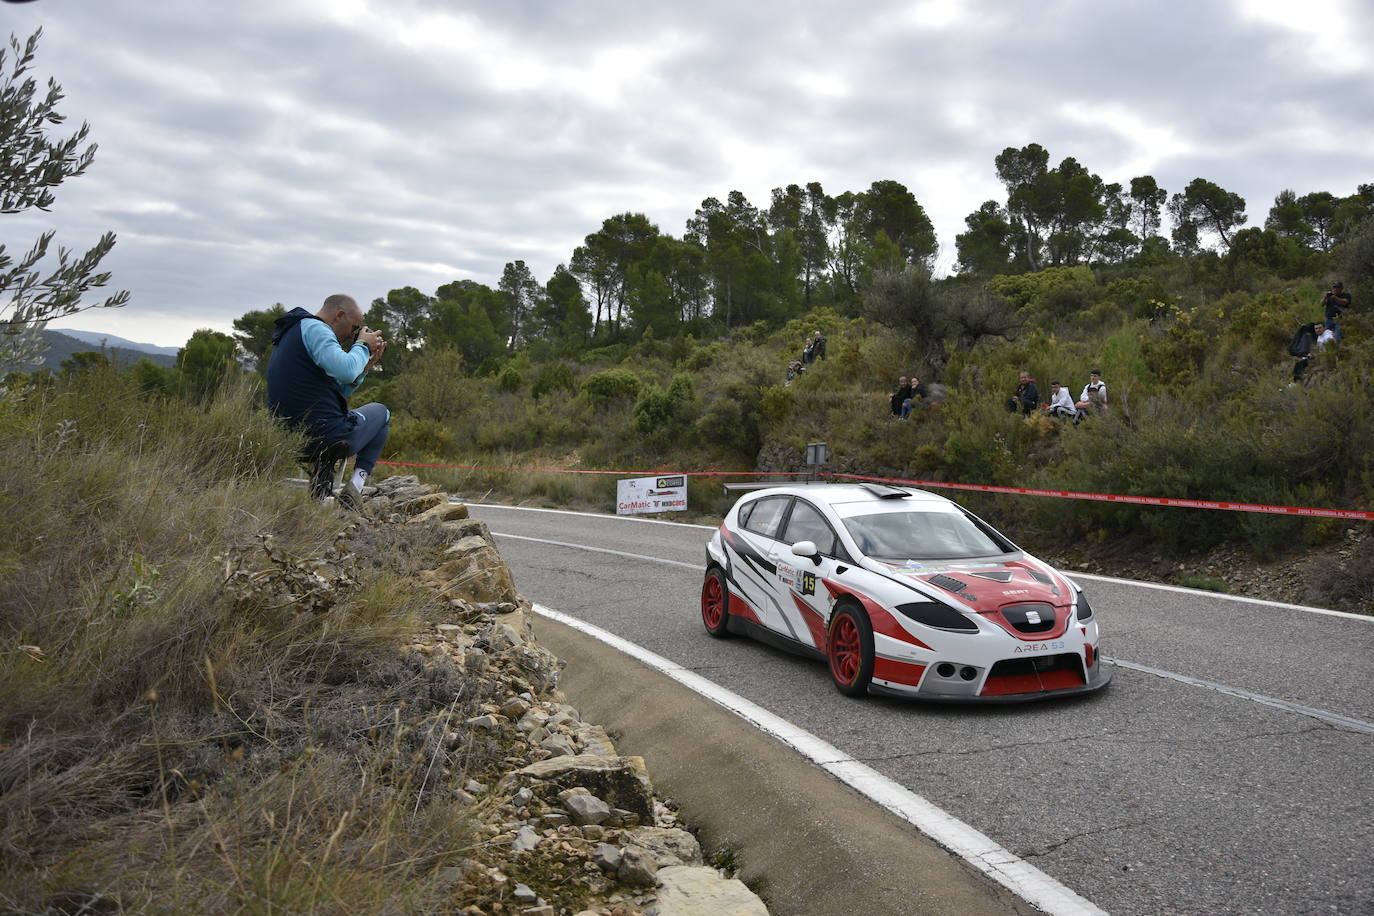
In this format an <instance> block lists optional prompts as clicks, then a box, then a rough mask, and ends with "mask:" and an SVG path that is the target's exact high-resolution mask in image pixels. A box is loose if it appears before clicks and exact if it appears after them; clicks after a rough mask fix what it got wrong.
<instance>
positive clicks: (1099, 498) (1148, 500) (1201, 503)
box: [377, 461, 1374, 522]
mask: <svg viewBox="0 0 1374 916" xmlns="http://www.w3.org/2000/svg"><path fill="white" fill-rule="evenodd" d="M377 463H378V464H384V465H388V466H390V467H402V468H439V469H442V470H450V471H503V472H508V473H512V472H518V473H525V474H615V475H619V476H623V477H650V476H653V475H655V474H666V473H673V474H681V475H682V476H685V477H796V476H797V474H796V473H794V472H791V471H677V470H671V471H643V470H640V471H633V470H609V471H608V470H588V469H573V468H501V467H490V466H485V465H477V464H428V463H425V462H420V461H378V462H377ZM821 476H823V477H827V478H831V479H835V480H857V481H867V482H869V483H896V484H903V485H905V486H914V487H934V488H937V489H946V490H973V491H976V492H979V493H1004V494H1007V495H1011V496H1051V497H1054V498H1055V499H1086V500H1090V501H1093V502H1109V503H1130V504H1133V505H1140V506H1164V507H1172V508H1181V509H1219V510H1222V511H1225V512H1258V513H1261V514H1264V515H1298V516H1305V517H1308V518H1340V519H1346V520H1349V521H1366V522H1368V521H1374V512H1366V511H1364V510H1362V509H1321V508H1317V507H1315V506H1269V505H1264V504H1262V503H1233V502H1224V501H1220V500H1209V499H1176V498H1174V497H1170V496H1127V495H1125V494H1122V493H1084V492H1080V491H1077V490H1041V489H1037V488H1035V487H1003V486H997V485H995V484H986V483H950V482H948V481H944V480H909V479H907V478H904V477H866V476H863V475H860V474H839V473H826V474H823V475H821Z"/></svg>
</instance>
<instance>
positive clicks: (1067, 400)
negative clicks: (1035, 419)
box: [1045, 382, 1078, 426]
mask: <svg viewBox="0 0 1374 916" xmlns="http://www.w3.org/2000/svg"><path fill="white" fill-rule="evenodd" d="M1045 413H1047V414H1049V415H1050V416H1052V417H1067V418H1068V419H1070V420H1072V421H1073V425H1074V426H1077V425H1078V408H1077V407H1075V406H1074V404H1073V398H1071V397H1069V389H1067V388H1065V387H1064V386H1062V385H1060V384H1059V383H1058V382H1050V403H1049V406H1047V407H1046V408H1045Z"/></svg>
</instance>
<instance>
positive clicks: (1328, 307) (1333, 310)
mask: <svg viewBox="0 0 1374 916" xmlns="http://www.w3.org/2000/svg"><path fill="white" fill-rule="evenodd" d="M1349 308H1350V294H1349V293H1347V292H1346V291H1345V284H1344V283H1342V282H1341V281H1340V280H1337V281H1336V282H1335V283H1332V284H1331V289H1329V290H1327V292H1326V295H1325V296H1322V319H1323V321H1324V323H1325V324H1326V329H1327V330H1328V331H1330V332H1331V333H1332V334H1333V335H1334V336H1335V338H1336V340H1337V341H1339V340H1340V339H1341V326H1340V324H1338V323H1337V321H1336V319H1337V318H1340V317H1341V313H1342V312H1345V311H1347V310H1348V309H1349Z"/></svg>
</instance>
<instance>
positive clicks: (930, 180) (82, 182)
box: [3, 0, 1374, 343]
mask: <svg viewBox="0 0 1374 916" xmlns="http://www.w3.org/2000/svg"><path fill="white" fill-rule="evenodd" d="M908 7H909V5H908V4H904V3H889V4H876V5H869V6H867V7H863V8H855V7H853V5H852V4H841V3H839V2H828V0H827V2H821V3H808V4H806V5H804V6H797V5H795V4H782V3H757V4H739V3H726V2H717V0H709V2H700V3H693V4H691V5H664V6H662V7H657V6H652V5H643V4H628V3H623V2H622V3H607V2H591V3H581V4H546V3H542V2H538V3H536V2H514V3H507V4H501V5H496V6H488V5H472V6H464V7H456V6H454V5H453V4H449V3H443V2H439V0H387V2H382V0H378V2H375V3H373V4H372V12H371V13H370V15H369V16H368V17H366V18H364V19H363V20H361V21H359V22H358V23H356V24H354V25H351V26H348V25H340V24H338V23H336V22H334V21H333V19H332V18H331V17H322V16H320V15H318V13H319V10H320V9H321V8H323V4H306V3H295V2H293V3H285V4H283V3H273V2H268V0H252V2H241V3H233V4H212V3H210V2H208V0H195V2H190V0H188V2H186V3H180V4H147V3H141V2H135V0H109V2H104V3H101V4H82V5H71V4H56V3H48V4H31V5H26V6H22V7H16V8H14V10H13V13H14V15H13V16H11V17H10V18H11V19H12V20H13V22H12V24H11V28H12V29H13V30H14V31H16V32H19V33H27V31H28V30H29V29H30V28H31V26H33V25H36V24H40V23H41V24H44V25H45V26H46V27H47V31H46V37H45V39H44V43H43V46H42V48H41V49H40V52H39V68H40V70H41V71H42V72H44V73H52V74H53V75H55V76H56V77H57V78H58V79H59V80H60V81H61V82H62V83H63V84H64V85H65V86H66V88H67V90H68V95H69V98H68V101H67V104H66V109H65V110H66V111H67V112H68V113H69V114H70V115H71V116H72V118H73V120H76V121H79V120H81V119H83V118H84V119H89V120H90V121H91V123H92V128H93V135H94V138H95V139H96V140H97V141H98V142H99V143H100V144H101V150H100V153H99V154H98V156H97V159H96V163H95V165H94V167H93V168H92V170H91V172H90V173H89V174H88V175H87V176H85V177H83V178H81V179H79V180H77V181H74V182H73V183H71V185H70V186H68V187H64V188H62V189H61V190H60V193H59V205H58V208H57V211H56V212H55V213H54V214H52V215H51V216H46V215H26V216H23V217H11V218H9V219H7V220H6V221H5V223H4V225H5V227H6V228H5V230H4V231H5V235H4V236H3V240H4V241H5V242H6V243H7V244H12V245H16V244H27V241H29V236H31V235H32V234H33V233H35V232H36V231H37V229H38V228H40V227H41V226H46V225H53V226H56V227H58V228H59V230H60V234H59V240H60V241H62V242H64V243H66V244H68V245H70V246H71V247H74V248H83V247H84V246H88V245H89V244H91V243H93V242H94V241H95V239H96V238H97V237H98V236H99V234H100V233H101V232H102V231H104V230H105V229H107V228H108V229H113V230H114V231H116V232H118V233H119V234H120V235H121V239H120V242H119V244H118V246H117V247H116V249H115V253H114V254H113V255H112V256H111V258H110V260H109V262H108V266H109V267H110V269H111V270H113V271H114V272H115V277H114V280H115V282H116V283H117V284H119V285H120V286H127V287H129V288H131V289H132V291H133V292H134V295H135V300H134V305H132V306H131V307H130V309H129V310H128V313H127V314H126V315H125V316H122V317H121V321H124V322H128V321H136V320H138V319H137V318H136V317H135V316H137V315H139V314H146V315H148V316H149V318H148V319H147V320H148V321H149V323H150V326H155V323H156V322H158V321H164V320H165V316H167V315H172V314H185V313H187V312H193V313H194V314H195V315H197V316H203V318H204V321H203V323H204V324H207V325H216V326H219V327H227V326H228V323H229V322H230V321H231V320H232V318H234V317H236V316H238V315H240V314H242V313H243V312H244V311H246V310H248V309H250V308H261V307H264V306H266V305H270V304H271V303H272V302H275V301H283V302H285V303H287V304H289V305H307V306H309V305H313V304H314V303H315V302H317V301H318V300H319V299H320V298H321V297H322V296H323V295H324V294H325V293H327V292H332V291H335V290H340V289H342V290H346V291H350V292H352V293H353V294H354V295H356V296H358V297H359V298H360V299H364V300H370V299H371V298H373V297H375V296H379V295H384V294H385V292H386V291H387V290H389V289H392V288H395V287H399V286H405V285H413V286H417V287H419V288H421V289H425V290H432V289H433V288H434V287H436V286H438V285H439V284H441V283H443V282H447V281H449V280H452V279H458V278H461V277H470V278H473V279H477V280H479V281H482V282H487V283H493V284H494V283H495V282H496V281H497V279H498V278H499V276H500V273H501V268H502V265H503V264H504V263H505V262H506V261H509V260H514V259H517V258H519V259H523V260H525V261H526V262H527V263H529V264H530V266H531V268H532V269H533V270H534V272H535V274H536V275H537V276H540V277H541V278H542V277H546V276H548V274H549V273H550V272H551V271H552V269H553V267H554V266H555V265H556V264H557V263H558V262H560V261H566V260H567V258H568V257H569V256H570V255H571V252H572V248H573V246H575V245H577V244H578V243H580V241H581V239H582V237H583V236H585V235H586V234H587V233H589V232H592V231H594V230H595V229H597V228H598V227H599V225H600V223H601V220H602V219H604V218H605V217H608V216H611V215H613V214H615V213H618V212H623V211H626V210H630V211H640V212H645V213H646V214H647V215H648V216H649V218H650V219H651V220H653V221H654V222H656V223H657V224H658V225H659V226H660V228H661V229H662V230H663V231H664V232H669V233H672V234H675V235H681V234H682V232H683V230H684V225H685V221H686V219H687V218H688V217H689V216H690V215H691V213H692V211H693V209H694V208H695V207H696V206H698V205H699V203H700V202H701V200H702V199H704V198H706V197H712V196H714V197H720V198H723V197H724V196H725V195H726V194H727V193H728V192H729V191H731V190H735V189H738V190H741V191H743V192H745V194H746V195H747V196H748V197H749V198H750V200H751V201H752V202H753V203H754V204H755V205H756V206H760V207H764V206H766V205H767V203H768V192H769V190H770V189H771V188H773V187H777V186H782V185H786V184H789V183H793V182H796V183H805V182H807V181H812V180H819V181H821V182H822V184H823V185H824V186H825V188H826V190H827V191H829V192H830V193H839V192H841V191H844V190H860V189H863V188H866V187H868V185H869V184H871V183H872V182H873V181H875V180H878V179H888V178H890V179H895V180H898V181H901V182H902V183H904V184H906V185H907V186H908V187H910V188H911V189H912V190H913V191H914V192H915V193H916V194H917V196H918V199H920V200H921V202H922V203H923V204H924V205H925V206H926V208H927V210H929V211H930V212H931V213H932V216H933V217H934V218H936V219H937V225H936V228H937V231H938V232H939V233H940V235H941V238H942V244H943V245H944V246H945V248H946V250H947V251H948V252H949V254H950V256H951V257H952V240H953V236H954V234H955V233H956V232H958V231H959V230H960V229H961V228H962V214H965V213H967V212H969V211H971V210H973V209H974V208H976V207H977V206H978V205H979V204H980V203H981V202H982V201H983V200H985V199H987V197H988V196H989V195H990V194H995V193H996V187H997V186H996V181H995V176H994V174H993V162H992V160H993V157H994V156H995V155H996V154H997V152H999V151H1000V150H1001V149H1002V148H1003V147H1005V146H1018V147H1019V146H1022V145H1024V144H1026V143H1029V142H1039V143H1041V144H1042V145H1044V146H1045V147H1046V148H1047V149H1048V150H1049V151H1050V154H1051V156H1052V158H1053V159H1054V160H1055V161H1058V160H1059V159H1062V158H1063V157H1065V156H1074V157H1075V158H1077V159H1078V160H1079V161H1080V162H1082V163H1083V164H1084V165H1085V166H1086V167H1088V168H1089V169H1092V170H1093V171H1095V172H1097V173H1099V174H1101V175H1102V177H1103V178H1104V179H1105V180H1107V181H1120V182H1123V183H1124V182H1127V181H1129V179H1130V178H1131V177H1133V175H1131V174H1123V173H1120V170H1122V169H1126V168H1128V164H1130V163H1135V162H1142V161H1143V162H1153V163H1155V164H1154V165H1153V166H1151V168H1152V170H1153V171H1154V174H1155V175H1156V177H1157V178H1158V179H1159V180H1160V181H1161V183H1162V184H1164V185H1165V186H1166V187H1168V188H1169V189H1170V190H1179V189H1181V188H1182V186H1183V185H1184V184H1186V183H1187V181H1189V180H1190V179H1192V178H1194V177H1197V176H1199V175H1202V176H1205V177H1208V178H1211V179H1213V180H1215V181H1218V182H1219V183H1221V184H1222V185H1224V186H1226V187H1228V188H1230V189H1232V190H1236V191H1238V192H1240V193H1241V194H1243V195H1244V196H1245V197H1246V198H1247V202H1248V204H1249V213H1250V217H1251V223H1252V224H1254V223H1259V222H1262V221H1263V216H1264V212H1265V211H1266V210H1267V208H1268V206H1269V203H1270V202H1271V201H1272V199H1273V196H1274V194H1276V193H1277V192H1278V191H1279V190H1280V189H1281V188H1284V187H1293V188H1294V189H1296V190H1298V191H1299V192H1300V193H1302V192H1305V191H1308V190H1314V189H1323V188H1324V189H1328V190H1332V191H1334V192H1337V193H1349V192H1351V191H1353V190H1354V185H1355V183H1356V181H1357V180H1364V181H1368V180H1371V177H1374V176H1370V175H1369V174H1368V167H1367V159H1365V158H1363V157H1362V156H1361V155H1359V149H1360V147H1359V146H1358V145H1357V146H1355V147H1354V148H1340V147H1339V146H1338V145H1334V144H1328V143H1324V142H1323V141H1322V138H1320V137H1312V138H1310V139H1309V138H1307V137H1305V136H1303V129H1302V128H1301V127H1300V126H1299V125H1301V124H1304V123H1310V124H1322V125H1324V124H1330V125H1333V126H1334V129H1335V130H1337V131H1339V132H1343V133H1344V135H1345V136H1347V137H1348V138H1354V137H1355V136H1358V135H1359V131H1361V130H1367V128H1365V127H1363V126H1362V125H1367V124H1368V123H1371V122H1374V91H1372V90H1371V88H1370V81H1369V79H1368V72H1367V71H1364V72H1352V73H1347V74H1344V75H1341V74H1339V73H1333V72H1331V71H1330V70H1329V69H1326V68H1322V67H1317V66H1313V65H1311V63H1310V62H1309V61H1307V60H1305V59H1304V57H1303V55H1302V54H1301V53H1297V54H1295V53H1294V52H1295V50H1297V51H1299V52H1301V50H1302V48H1303V45H1302V40H1301V39H1295V38H1294V37H1293V36H1292V35H1289V34H1286V33H1284V32H1283V31H1282V30H1281V29H1278V28H1276V27H1274V26H1271V25H1266V24H1263V23H1257V22H1251V23H1246V22H1243V21H1241V20H1240V19H1238V18H1237V16H1236V15H1235V14H1234V13H1233V12H1231V11H1230V10H1229V9H1228V8H1227V7H1225V6H1223V5H1221V4H1169V5H1167V6H1164V7H1162V6H1160V5H1159V4H1156V3H1146V2H1143V0H1136V2H1129V3H1112V4H1102V3H1100V2H1089V0H1066V2H1060V3H1054V4H1041V5H1036V6H1028V5H1021V4H1015V5H1009V4H1006V3H998V2H992V0H985V2H981V3H976V4H973V5H972V6H971V12H970V13H969V15H968V17H967V18H966V19H965V20H964V21H962V22H958V23H956V24H954V25H953V26H951V27H949V28H945V29H922V28H917V27H903V26H901V25H899V19H900V16H899V15H898V14H899V13H903V12H904V11H906V10H907V9H908ZM8 11H9V10H7V12H8ZM436 11H440V12H444V13H446V14H454V15H459V16H466V17H469V19H472V20H474V21H476V22H477V24H478V27H479V30H480V32H481V34H482V36H484V37H483V38H482V39H480V42H482V43H480V44H473V41H472V40H469V39H463V38H455V39H454V40H453V41H452V42H451V43H449V44H431V45H428V46H426V47H425V48H424V49H423V50H419V49H416V48H414V47H405V46H403V45H401V44H397V43H394V42H392V41H391V39H390V38H389V37H388V36H389V34H390V27H391V26H392V25H395V24H396V23H398V22H399V23H407V22H414V21H416V19H415V17H416V16H418V15H421V14H429V13H434V12H436ZM1357 28H1358V31H1357V34H1353V35H1351V36H1348V37H1347V39H1346V40H1347V41H1348V43H1349V46H1350V47H1361V46H1362V45H1361V44H1360V42H1361V41H1365V40H1368V39H1369V38H1371V37H1374V36H1370V35H1369V34H1368V31H1369V26H1368V23H1367V22H1365V21H1363V20H1359V21H1357ZM487 43H490V44H491V47H488V46H487ZM492 47H507V48H509V49H510V54H511V55H514V56H513V57H512V60H521V61H526V62H527V63H528V65H529V66H532V67H539V68H544V67H547V68H550V72H551V73H554V74H556V76H555V78H554V82H553V84H551V85H550V84H536V85H535V86H534V87H533V88H524V89H521V88H517V83H518V79H517V80H515V81H512V80H509V79H507V80H503V81H502V82H503V84H502V85H497V86H493V85H492V84H491V79H492V77H491V75H490V74H487V73H484V72H483V71H482V69H481V68H482V66H483V61H484V60H486V57H487V56H488V55H489V54H490V53H491V52H492ZM612 49H621V50H624V49H631V50H637V51H642V52H644V53H645V54H648V55H650V56H651V57H652V58H653V59H654V60H655V61H656V63H655V64H654V66H653V67H652V68H651V69H650V70H649V71H648V72H646V73H643V74H641V75H639V76H636V77H635V78H634V79H633V80H631V81H629V82H626V83H623V84H622V85H620V86H619V87H618V89H617V90H616V92H617V94H615V95H610V94H608V93H607V92H606V91H605V90H604V88H603V87H601V86H599V85H598V84H596V83H594V82H592V80H595V79H598V78H600V77H601V76H602V75H603V74H600V73H597V72H592V71H589V70H588V69H587V68H588V67H589V65H590V63H591V62H592V61H594V60H600V59H602V58H601V57H600V55H603V54H605V53H607V52H609V51H610V50H612ZM521 55H524V56H523V57H521ZM506 63H507V64H510V63H511V61H506ZM513 75H514V76H515V77H517V78H518V77H519V76H521V74H520V73H519V72H516V73H514V74H513ZM841 90H844V91H841ZM958 105H966V106H968V110H969V111H971V112H975V113H976V115H974V116H972V118H971V120H961V119H959V118H957V117H951V114H950V110H951V109H952V108H955V107H957V106H958ZM1066 108H1068V109H1069V110H1070V111H1077V112H1079V113H1080V116H1079V117H1072V116H1069V115H1066V114H1065V109H1066ZM1114 113H1115V114H1120V113H1126V114H1127V115H1131V116H1136V117H1139V118H1140V119H1142V120H1143V122H1145V123H1146V124H1152V125H1159V126H1161V127H1165V128H1169V129H1171V130H1173V131H1174V132H1175V134H1176V135H1177V136H1179V137H1181V138H1183V139H1184V140H1187V141H1189V142H1191V143H1192V144H1193V148H1192V149H1191V150H1189V149H1182V150H1181V151H1170V150H1166V149H1164V148H1163V147H1159V146H1158V145H1157V143H1156V141H1153V140H1151V139H1149V138H1146V137H1140V136H1135V135H1134V134H1133V133H1129V132H1128V133H1127V134H1125V135H1123V134H1122V133H1121V132H1119V131H1118V130H1116V129H1113V128H1112V127H1111V125H1110V124H1109V123H1107V121H1109V120H1110V119H1109V118H1108V115H1113V114H1114ZM756 150H762V151H766V152H764V153H763V155H764V156H766V157H767V158H766V159H764V160H758V159H755V158H751V157H752V155H753V154H751V153H750V152H749V151H756ZM951 176H960V177H959V181H963V182H966V186H964V187H959V186H956V185H957V183H958V182H956V181H952V180H951ZM163 205H166V206H163ZM951 214H955V215H953V216H951ZM26 233H27V235H26ZM16 239H17V240H18V241H16ZM430 265H448V267H447V268H440V269H437V270H436V269H435V268H433V267H431V266H430ZM450 269H451V272H452V274H453V276H449V275H447V274H448V272H449V271H450ZM94 320H95V319H91V321H92V322H94ZM92 326H93V325H92ZM121 327H126V325H121ZM120 333H124V331H121V332H120ZM125 336H135V335H132V334H129V333H125ZM144 336H145V337H147V336H148V335H144ZM161 342H169V343H180V342H181V341H179V340H164V341H161Z"/></svg>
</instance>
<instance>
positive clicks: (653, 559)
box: [492, 531, 706, 570]
mask: <svg viewBox="0 0 1374 916" xmlns="http://www.w3.org/2000/svg"><path fill="white" fill-rule="evenodd" d="M492 534H493V535H495V536H496V537H499V538H510V539H511V540H513V541H533V542H534V543H536V544H552V545H553V546H555V547H571V548H572V549H573V550H590V551H591V552H592V553H609V554H611V555H612V556H617V557H629V558H630V559H632V560H648V561H649V562H650V563H663V564H664V565H666V566H681V567H682V568H683V569H696V570H701V569H705V568H706V567H705V564H704V563H684V562H682V561H681V560H665V559H663V558H662V557H649V556H645V555H644V554H642V553H626V552H625V551H623V550H611V549H610V548H607V547H588V546H587V545H585V544H570V543H568V542H567V541H550V540H549V539H548V538H532V537H526V536H525V535H523V534H507V533H505V532H504V531H493V532H492Z"/></svg>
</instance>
